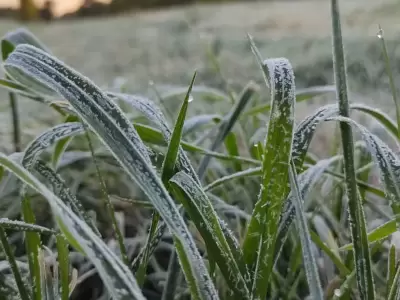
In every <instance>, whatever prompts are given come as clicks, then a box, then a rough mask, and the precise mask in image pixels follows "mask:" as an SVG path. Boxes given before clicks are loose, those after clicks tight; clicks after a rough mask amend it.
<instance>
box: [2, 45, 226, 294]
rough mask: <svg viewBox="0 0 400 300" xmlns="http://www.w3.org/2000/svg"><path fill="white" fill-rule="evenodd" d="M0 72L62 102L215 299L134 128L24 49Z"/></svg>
mask: <svg viewBox="0 0 400 300" xmlns="http://www.w3.org/2000/svg"><path fill="white" fill-rule="evenodd" d="M5 68H6V69H8V70H9V71H11V72H14V71H15V70H19V72H20V74H24V76H25V77H28V78H29V77H32V76H34V77H35V78H37V80H40V81H41V82H43V83H45V84H47V85H48V86H50V87H51V88H53V89H54V90H56V91H57V92H58V93H60V94H61V95H62V96H63V97H64V98H65V99H67V100H68V101H69V102H70V104H71V105H72V106H73V108H74V109H75V110H76V111H77V113H78V114H79V115H80V117H81V118H82V119H83V120H84V121H85V122H87V123H88V125H89V126H90V127H91V128H92V130H93V131H94V132H95V133H96V134H97V136H98V137H99V138H100V140H101V141H102V142H103V143H104V144H105V145H106V146H107V147H108V148H109V150H110V151H111V153H112V154H113V155H114V157H115V158H116V159H117V161H118V162H119V163H120V164H121V166H122V167H123V169H124V170H125V171H126V172H127V174H128V175H129V176H130V177H131V179H132V180H133V181H135V182H136V183H137V184H138V186H139V187H140V188H141V189H142V190H143V192H144V193H145V195H146V196H147V197H148V198H149V199H150V201H151V202H152V203H153V205H154V207H155V208H156V209H157V211H158V213H159V214H160V215H161V217H162V218H163V220H164V221H165V222H166V223H167V225H168V227H169V229H170V230H171V232H172V234H174V235H175V236H176V237H177V238H178V239H179V240H180V242H181V245H182V246H183V247H184V250H185V255H187V257H188V261H189V262H190V264H191V265H190V267H191V268H192V272H193V274H195V276H196V284H197V285H198V286H197V288H198V290H199V291H201V293H202V297H204V299H218V295H217V293H216V291H215V287H214V285H213V283H212V282H211V278H210V276H209V274H208V272H207V269H206V267H205V265H204V262H203V260H202V258H201V256H200V254H199V252H198V249H197V248H196V245H195V243H194V240H193V238H192V237H191V235H190V232H189V230H188V228H187V227H186V225H185V223H184V221H183V219H182V217H181V216H180V214H179V211H178V209H177V207H176V205H175V203H174V201H173V200H172V199H171V197H170V196H169V195H168V192H167V191H166V189H165V187H164V186H163V184H162V182H161V180H160V178H159V177H158V176H157V174H156V173H155V170H154V168H153V166H152V165H151V160H150V157H149V155H148V153H147V149H146V147H145V145H144V144H143V142H142V141H141V139H140V137H139V135H138V133H137V132H136V130H135V128H134V127H133V126H132V124H131V123H130V122H129V120H128V119H127V118H126V117H125V116H124V115H123V113H122V111H121V109H120V108H119V107H117V106H116V105H115V103H114V102H113V101H111V100H110V99H109V98H108V97H107V96H106V95H105V94H104V93H103V92H101V90H100V89H99V88H98V87H96V86H95V85H94V84H93V83H92V82H90V81H89V80H88V79H86V78H84V77H83V76H82V75H80V74H79V73H77V72H75V71H74V70H72V69H70V68H69V67H67V66H65V65H64V64H63V63H62V62H60V61H58V60H57V59H56V58H54V57H51V56H49V55H47V54H46V53H45V52H43V51H40V50H38V49H35V48H33V47H30V46H27V45H20V46H18V47H17V48H16V50H15V51H14V52H13V53H12V54H11V55H10V56H9V58H8V59H7V62H6V63H5Z"/></svg>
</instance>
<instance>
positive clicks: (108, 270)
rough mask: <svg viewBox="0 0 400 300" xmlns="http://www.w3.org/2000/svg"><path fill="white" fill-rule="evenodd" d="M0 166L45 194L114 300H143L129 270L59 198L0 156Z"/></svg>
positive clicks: (56, 214)
mask: <svg viewBox="0 0 400 300" xmlns="http://www.w3.org/2000/svg"><path fill="white" fill-rule="evenodd" d="M0 165H2V166H3V167H4V168H6V169H8V170H9V171H10V172H13V173H14V174H15V175H16V176H17V177H18V178H19V179H20V180H21V181H23V182H24V183H25V184H26V185H28V186H29V187H31V188H32V189H34V190H36V191H37V192H38V193H40V194H42V195H43V196H44V197H45V198H46V199H47V201H48V203H49V204H50V206H51V208H52V211H53V213H54V214H55V217H56V219H57V222H58V224H59V226H60V228H61V230H62V231H63V233H64V234H65V235H66V237H67V239H69V242H70V243H71V244H72V245H74V244H77V245H79V246H80V247H81V250H83V252H84V253H85V254H86V256H87V257H88V259H89V260H90V261H91V262H92V263H93V264H94V266H95V267H96V269H97V271H98V273H99V275H100V277H101V278H102V279H103V282H104V284H105V286H106V287H107V289H108V291H109V293H110V295H112V296H113V298H114V299H121V300H123V299H126V300H128V299H138V300H139V299H140V300H144V299H145V298H144V297H143V295H142V294H141V292H140V290H139V288H138V286H137V283H136V281H135V279H134V278H133V276H132V274H131V273H130V271H129V269H128V268H127V267H126V266H125V265H124V264H123V263H122V261H120V260H119V258H118V257H117V256H116V255H115V254H114V253H113V252H112V251H111V250H110V249H109V248H108V247H107V246H106V244H104V242H103V241H102V240H101V239H100V238H99V237H98V236H96V235H95V234H94V233H93V231H92V230H91V229H90V228H89V227H88V226H87V224H86V223H84V222H83V221H82V220H80V219H79V218H78V217H77V216H76V215H75V214H74V213H73V212H72V211H71V210H70V209H69V208H68V207H67V206H66V205H65V204H64V203H63V202H62V201H61V200H60V199H59V198H58V197H57V196H56V195H54V194H53V193H52V192H51V191H50V190H49V189H47V188H46V187H45V186H44V185H43V184H42V183H41V182H40V181H39V180H37V179H36V178H35V177H34V176H33V175H32V174H31V173H30V172H29V171H27V170H26V169H24V168H22V167H21V166H20V165H18V164H17V163H15V162H14V161H12V160H10V159H9V158H8V157H7V156H5V155H4V154H2V153H1V154H0Z"/></svg>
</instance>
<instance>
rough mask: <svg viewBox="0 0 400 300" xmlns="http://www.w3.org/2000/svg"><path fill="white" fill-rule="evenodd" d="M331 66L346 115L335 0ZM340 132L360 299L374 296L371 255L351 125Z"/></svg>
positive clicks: (334, 0) (342, 126)
mask: <svg viewBox="0 0 400 300" xmlns="http://www.w3.org/2000/svg"><path fill="white" fill-rule="evenodd" d="M331 18H332V44H333V45H332V46H333V66H334V75H335V83H336V94H337V99H338V107H339V114H340V115H341V116H343V117H349V115H350V109H349V106H350V105H349V99H348V88H347V74H346V62H345V56H344V49H343V41H342V31H341V30H342V29H341V22H340V13H339V4H338V0H331ZM340 132H341V140H342V148H343V157H344V170H345V172H344V173H345V179H346V194H347V197H348V206H349V215H350V230H351V238H352V242H353V244H354V251H353V254H354V255H353V257H354V263H355V266H356V277H357V287H358V291H359V293H360V297H361V298H362V299H371V300H372V299H375V288H374V279H373V276H372V265H371V255H370V250H369V246H368V239H367V230H366V221H365V215H364V209H363V205H362V200H361V196H360V194H359V191H358V188H357V179H356V174H355V165H354V146H353V133H352V128H351V126H350V124H348V123H346V122H340Z"/></svg>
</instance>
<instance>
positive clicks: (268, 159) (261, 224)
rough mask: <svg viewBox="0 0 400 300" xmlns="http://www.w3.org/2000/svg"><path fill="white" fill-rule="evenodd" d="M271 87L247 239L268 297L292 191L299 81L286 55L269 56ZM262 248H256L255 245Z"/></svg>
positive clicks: (258, 286)
mask: <svg viewBox="0 0 400 300" xmlns="http://www.w3.org/2000/svg"><path fill="white" fill-rule="evenodd" d="M264 65H266V66H267V67H268V73H267V74H265V75H266V77H267V79H268V80H269V83H270V89H271V99H272V104H271V112H270V118H269V123H268V125H267V126H268V133H267V136H266V139H265V151H264V156H263V163H262V185H261V188H260V194H259V200H258V202H257V203H256V205H255V208H254V211H253V215H252V219H251V221H250V224H249V228H248V233H247V236H246V239H245V243H244V251H245V256H246V262H247V263H248V264H250V265H251V266H252V267H251V269H252V270H254V272H255V273H254V287H253V292H254V293H255V294H254V295H253V297H256V298H257V297H265V295H266V286H265V281H266V280H268V278H266V277H267V276H269V275H270V274H271V271H272V265H273V261H272V260H273V252H274V247H275V242H276V235H277V229H278V228H277V227H278V221H279V216H280V213H281V210H282V206H283V202H284V200H285V199H286V197H287V194H288V191H289V184H288V169H289V161H290V156H291V152H292V151H291V150H292V139H293V127H294V106H295V83H294V74H293V69H292V67H291V65H290V63H289V61H287V60H286V59H284V58H278V59H271V60H266V61H265V62H264ZM255 247H259V251H257V252H256V253H255V252H254V248H255Z"/></svg>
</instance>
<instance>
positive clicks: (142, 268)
mask: <svg viewBox="0 0 400 300" xmlns="http://www.w3.org/2000/svg"><path fill="white" fill-rule="evenodd" d="M195 79H196V73H195V74H194V75H193V78H192V81H191V83H190V85H189V88H188V91H187V93H186V96H185V99H184V101H183V103H182V106H181V109H180V111H179V115H178V118H177V120H176V124H175V127H174V130H173V132H172V134H171V138H170V141H169V145H168V151H167V154H166V155H165V157H164V160H163V165H162V170H161V180H162V182H163V184H164V185H165V186H167V187H168V182H169V179H170V178H171V177H172V176H173V175H174V174H175V166H176V162H177V159H178V153H179V150H180V149H181V147H180V141H181V138H182V130H183V125H184V123H185V119H186V113H187V110H188V106H189V100H190V97H191V95H190V93H191V91H192V88H193V84H194V81H195ZM160 115H161V113H160ZM160 119H161V121H164V120H162V119H163V117H162V115H161V117H160ZM160 123H161V122H160ZM165 123H166V122H165ZM166 127H167V126H166ZM166 131H169V128H168V127H167V129H166ZM159 218H160V215H159V214H158V213H157V212H154V213H153V216H152V222H151V226H150V231H149V234H148V236H147V241H146V245H145V253H144V255H143V260H142V261H141V264H140V265H139V269H138V271H137V275H136V276H137V278H138V281H139V284H142V283H143V281H144V276H145V272H146V269H147V263H148V259H149V251H148V250H151V248H150V245H151V244H153V245H154V244H156V243H158V241H154V237H161V236H162V235H163V233H162V232H161V233H158V234H156V230H157V229H163V230H165V229H166V227H165V226H160V227H159V228H157V226H158V222H159ZM147 249H148V250H147ZM173 255H174V254H173ZM169 276H176V274H168V277H167V282H166V287H165V288H164V291H165V290H168V289H173V290H174V289H175V288H174V287H171V286H170V284H169V280H168V278H169ZM172 294H173V292H172Z"/></svg>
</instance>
